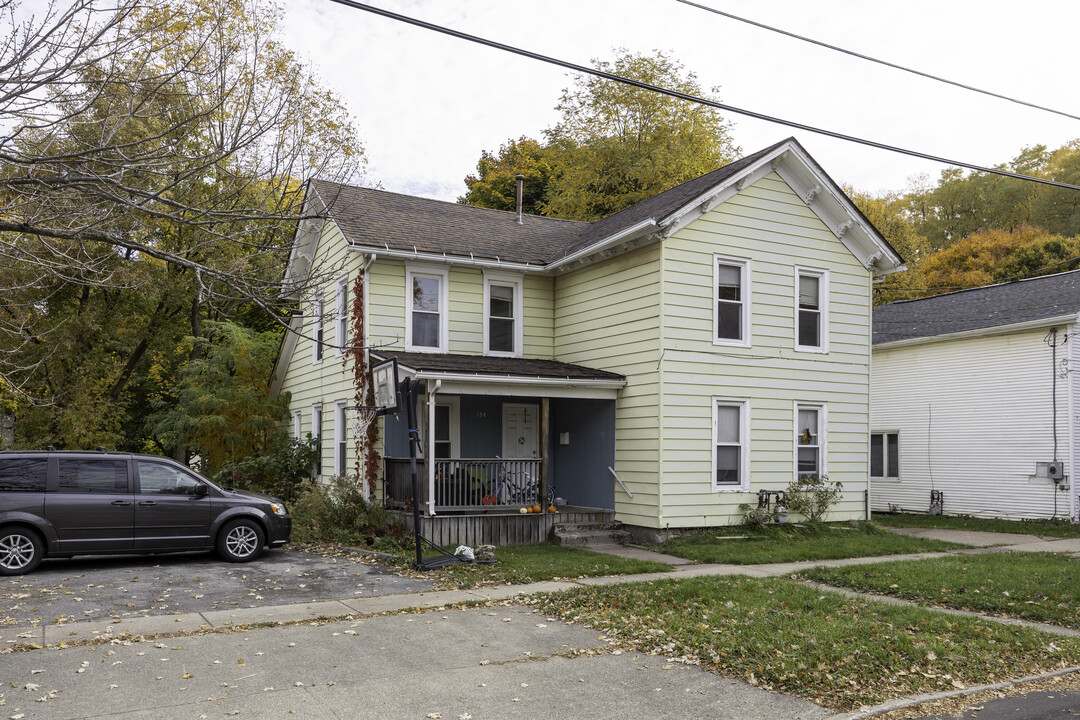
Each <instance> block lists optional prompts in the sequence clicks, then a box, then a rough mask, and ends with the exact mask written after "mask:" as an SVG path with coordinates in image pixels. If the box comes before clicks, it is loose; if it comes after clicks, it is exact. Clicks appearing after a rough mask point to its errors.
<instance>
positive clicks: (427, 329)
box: [405, 267, 449, 352]
mask: <svg viewBox="0 0 1080 720" xmlns="http://www.w3.org/2000/svg"><path fill="white" fill-rule="evenodd" d="M405 283H406V288H407V293H406V294H407V297H406V306H405V349H406V350H409V351H418V352H446V350H447V329H446V328H447V305H448V302H447V298H448V295H449V292H448V289H447V286H448V285H449V277H448V274H447V271H446V269H445V268H433V269H430V270H429V269H427V268H420V267H415V268H407V270H406V273H405Z"/></svg>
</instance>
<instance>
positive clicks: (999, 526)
mask: <svg viewBox="0 0 1080 720" xmlns="http://www.w3.org/2000/svg"><path fill="white" fill-rule="evenodd" d="M874 522H876V523H880V524H881V525H888V526H890V527H922V528H945V529H947V530H978V531H980V532H1001V533H1020V534H1023V535H1040V536H1043V537H1056V538H1075V537H1080V524H1077V523H1072V522H1069V521H1068V520H1003V519H1001V518H977V517H971V516H970V515H917V514H915V513H899V514H896V515H892V514H890V513H874Z"/></svg>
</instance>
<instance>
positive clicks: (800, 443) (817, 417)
mask: <svg viewBox="0 0 1080 720" xmlns="http://www.w3.org/2000/svg"><path fill="white" fill-rule="evenodd" d="M795 415H796V426H795V453H796V458H795V466H796V467H795V474H796V477H798V479H799V480H818V479H820V478H823V477H825V475H826V472H825V407H824V406H823V405H796V406H795Z"/></svg>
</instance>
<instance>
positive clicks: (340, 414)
mask: <svg viewBox="0 0 1080 720" xmlns="http://www.w3.org/2000/svg"><path fill="white" fill-rule="evenodd" d="M345 404H346V403H345V401H344V400H338V401H337V402H335V403H334V474H335V475H338V476H340V477H344V476H345V472H346V470H347V469H348V468H347V467H346V466H345V463H346V461H347V460H348V457H347V456H348V453H349V450H348V447H347V446H346V447H345V448H344V449H343V448H342V443H344V442H345V441H346V439H347V436H346V422H347V421H348V418H346V417H345Z"/></svg>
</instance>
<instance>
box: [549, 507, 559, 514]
mask: <svg viewBox="0 0 1080 720" xmlns="http://www.w3.org/2000/svg"><path fill="white" fill-rule="evenodd" d="M548 512H549V513H552V512H557V510H556V509H555V506H554V505H548Z"/></svg>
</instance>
